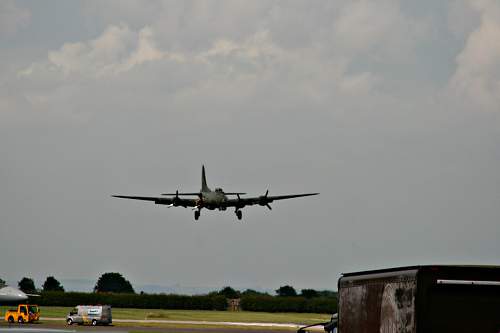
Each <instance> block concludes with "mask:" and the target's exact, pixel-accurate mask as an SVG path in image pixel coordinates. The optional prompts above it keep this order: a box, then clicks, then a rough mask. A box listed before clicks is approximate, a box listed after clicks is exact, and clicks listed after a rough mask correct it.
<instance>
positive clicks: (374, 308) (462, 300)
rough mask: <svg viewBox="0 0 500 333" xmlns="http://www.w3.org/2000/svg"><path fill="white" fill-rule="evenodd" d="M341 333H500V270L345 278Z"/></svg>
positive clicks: (440, 269)
mask: <svg viewBox="0 0 500 333" xmlns="http://www.w3.org/2000/svg"><path fill="white" fill-rule="evenodd" d="M338 288H339V289H338V290H339V327H338V328H339V333H438V332H439V333H445V332H446V333H447V332H449V333H457V332H467V333H483V332H484V333H498V332H500V267H497V266H443V265H441V266H438V265H436V266H411V267H399V268H391V269H382V270H374V271H364V272H356V273H346V274H343V275H342V277H341V278H340V279H339V282H338Z"/></svg>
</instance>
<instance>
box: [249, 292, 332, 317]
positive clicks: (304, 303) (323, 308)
mask: <svg viewBox="0 0 500 333" xmlns="http://www.w3.org/2000/svg"><path fill="white" fill-rule="evenodd" d="M240 304H241V309H242V310H246V311H261V312H306V313H335V312H337V299H335V298H333V297H317V298H305V297H279V296H274V297H273V296H245V297H242V298H241V303H240Z"/></svg>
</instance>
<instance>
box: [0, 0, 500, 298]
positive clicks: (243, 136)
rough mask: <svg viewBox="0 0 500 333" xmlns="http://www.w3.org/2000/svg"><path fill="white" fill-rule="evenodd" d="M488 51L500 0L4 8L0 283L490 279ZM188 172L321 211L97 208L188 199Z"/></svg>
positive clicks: (497, 49)
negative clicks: (419, 269) (425, 274)
mask: <svg viewBox="0 0 500 333" xmlns="http://www.w3.org/2000/svg"><path fill="white" fill-rule="evenodd" d="M499 36H500V3H499V2H498V1H497V0H478V1H472V0H471V1H467V0H457V1H435V0H426V1H417V2H416V1H395V0H394V1H393V0H379V1H371V0H366V1H352V0H345V1H341V0H338V1H337V0H336V1H306V0H304V1H147V2H146V1H141V2H139V1H137V2H136V1H123V0H120V1H48V2H39V1H10V0H6V1H1V2H0V154H1V156H2V160H1V161H2V162H1V163H0V267H1V268H0V273H1V277H3V278H4V279H6V280H10V281H18V280H20V279H21V278H22V277H23V276H31V277H34V278H36V279H37V281H39V282H43V279H45V277H46V276H47V275H55V276H56V278H60V279H64V278H66V279H67V278H71V279H77V278H83V279H91V280H96V279H97V277H98V276H99V275H100V274H102V273H103V272H109V271H117V272H121V273H123V275H124V276H125V277H126V278H128V279H129V280H130V281H131V282H132V284H134V285H138V284H160V285H172V284H175V283H179V284H181V285H187V286H210V287H211V286H213V287H214V288H215V287H221V286H224V285H231V286H235V287H237V288H246V287H252V288H259V287H260V288H269V289H276V288H278V287H279V286H280V285H284V284H291V285H293V286H295V287H296V288H298V289H300V288H326V289H336V281H337V279H338V277H339V276H340V274H341V272H350V271H356V270H365V269H374V268H384V267H392V266H398V265H414V264H431V263H445V264H500V258H499V256H498V255H499V253H500V242H499V238H498V236H499V235H500V172H499V170H500V37H499ZM202 164H205V166H206V168H207V177H208V183H209V186H211V187H212V188H213V187H215V186H220V187H222V188H223V189H224V190H226V191H245V192H247V193H249V194H250V195H260V194H263V193H264V192H265V191H266V189H269V191H270V194H271V195H278V194H285V193H301V192H321V195H320V196H318V197H311V198H301V199H295V200H286V201H281V202H275V203H273V204H272V206H273V210H272V211H268V210H267V209H266V208H265V207H259V206H257V207H248V208H245V209H244V211H243V220H242V221H238V220H237V219H236V216H235V215H234V213H233V212H232V211H226V212H213V211H210V212H209V211H206V210H204V211H202V216H201V218H200V220H199V221H198V222H194V219H193V212H192V211H191V210H189V209H182V208H176V209H166V208H165V207H164V206H158V205H154V204H151V203H148V202H140V201H128V200H121V199H114V198H111V197H110V195H112V194H124V195H127V194H128V195H157V194H159V193H162V192H165V191H175V190H177V189H179V190H182V191H197V190H199V188H200V173H201V165H202ZM40 280H41V281H40Z"/></svg>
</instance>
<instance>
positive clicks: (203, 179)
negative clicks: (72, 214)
mask: <svg viewBox="0 0 500 333" xmlns="http://www.w3.org/2000/svg"><path fill="white" fill-rule="evenodd" d="M201 192H210V189H209V188H208V186H207V178H206V177H205V166H204V165H203V166H202V167H201Z"/></svg>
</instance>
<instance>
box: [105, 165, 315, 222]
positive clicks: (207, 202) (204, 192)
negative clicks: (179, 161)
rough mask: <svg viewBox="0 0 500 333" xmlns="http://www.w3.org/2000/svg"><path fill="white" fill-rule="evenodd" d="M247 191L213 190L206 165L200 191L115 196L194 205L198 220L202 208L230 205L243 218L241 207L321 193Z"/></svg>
mask: <svg viewBox="0 0 500 333" xmlns="http://www.w3.org/2000/svg"><path fill="white" fill-rule="evenodd" d="M245 194H246V193H242V192H224V191H223V190H222V189H221V188H216V189H215V190H213V191H212V190H211V189H210V188H209V187H208V186H207V180H206V177H205V166H202V168H201V189H200V191H199V192H190V193H179V191H176V192H175V193H163V194H162V196H161V197H141V196H129V195H113V197H115V198H123V199H135V200H145V201H152V202H154V203H155V204H157V205H167V207H169V208H170V207H179V206H180V207H184V208H187V207H192V209H193V210H194V219H195V220H198V219H199V218H200V214H201V210H202V209H203V208H205V209H209V210H214V209H218V210H226V209H227V208H229V207H234V213H235V214H236V217H237V218H238V220H241V218H242V216H243V213H242V211H241V209H242V208H243V207H245V206H253V205H260V206H266V207H267V208H269V209H270V210H271V209H272V208H271V206H270V205H269V204H270V203H272V202H273V201H276V200H284V199H292V198H299V197H307V196H311V195H318V194H319V193H303V194H287V195H275V196H269V195H268V194H269V190H268V191H266V194H264V195H261V196H258V197H252V198H244V197H241V196H242V195H245ZM181 196H188V197H189V196H194V197H196V198H181ZM228 196H236V198H228Z"/></svg>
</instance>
